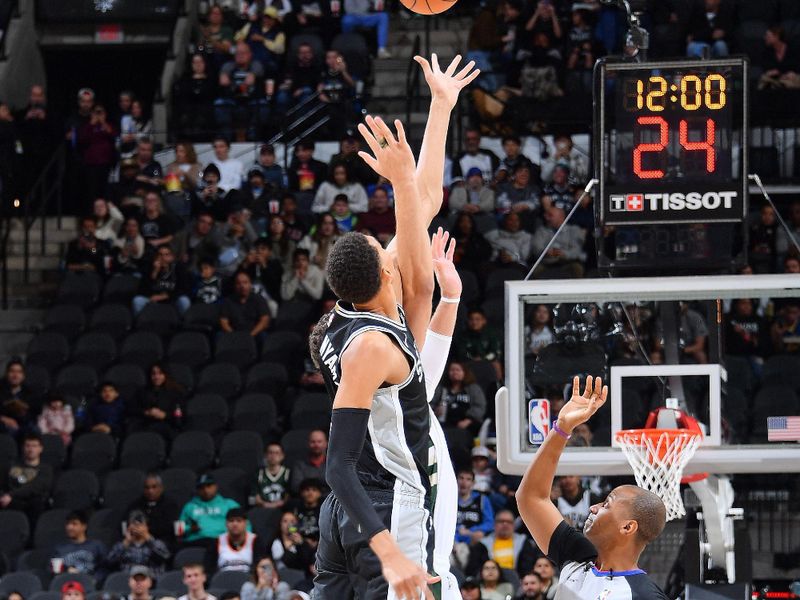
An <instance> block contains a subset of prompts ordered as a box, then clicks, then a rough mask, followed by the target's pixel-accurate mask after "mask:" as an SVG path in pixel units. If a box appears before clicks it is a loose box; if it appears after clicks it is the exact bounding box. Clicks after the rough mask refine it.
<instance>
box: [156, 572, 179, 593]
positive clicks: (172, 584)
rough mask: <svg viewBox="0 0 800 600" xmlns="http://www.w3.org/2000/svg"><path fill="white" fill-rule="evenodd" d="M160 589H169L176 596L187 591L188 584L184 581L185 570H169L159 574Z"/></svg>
mask: <svg viewBox="0 0 800 600" xmlns="http://www.w3.org/2000/svg"><path fill="white" fill-rule="evenodd" d="M156 583H157V584H158V587H159V589H163V590H169V591H170V592H173V593H174V594H175V595H176V596H180V595H182V594H185V593H186V585H185V584H184V583H183V571H167V572H166V573H162V574H161V575H159V576H158V579H157V580H156Z"/></svg>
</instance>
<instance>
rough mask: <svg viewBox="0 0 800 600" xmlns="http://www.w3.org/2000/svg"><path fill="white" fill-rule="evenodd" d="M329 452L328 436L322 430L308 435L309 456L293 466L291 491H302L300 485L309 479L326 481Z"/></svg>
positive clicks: (297, 461) (314, 430)
mask: <svg viewBox="0 0 800 600" xmlns="http://www.w3.org/2000/svg"><path fill="white" fill-rule="evenodd" d="M327 452H328V434H327V432H325V431H323V430H322V429H312V430H311V431H310V432H309V433H308V454H307V455H306V457H305V458H304V459H301V460H296V461H295V462H294V464H293V465H292V476H291V480H290V481H291V488H290V489H291V491H292V492H293V493H296V492H299V491H300V483H301V482H303V481H305V480H307V479H318V480H321V481H322V480H324V477H325V456H326V454H327Z"/></svg>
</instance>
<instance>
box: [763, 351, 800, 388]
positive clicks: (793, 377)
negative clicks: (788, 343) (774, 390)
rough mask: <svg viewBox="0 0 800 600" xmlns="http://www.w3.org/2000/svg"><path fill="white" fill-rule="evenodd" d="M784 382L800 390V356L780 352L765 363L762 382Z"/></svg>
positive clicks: (765, 383) (766, 383)
mask: <svg viewBox="0 0 800 600" xmlns="http://www.w3.org/2000/svg"><path fill="white" fill-rule="evenodd" d="M773 383H782V384H785V385H789V386H791V387H793V388H794V389H795V390H800V356H797V355H792V354H778V355H776V356H770V357H769V358H768V359H767V360H766V362H765V363H764V373H763V375H762V384H763V385H768V384H773Z"/></svg>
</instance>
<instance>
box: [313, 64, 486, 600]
mask: <svg viewBox="0 0 800 600" xmlns="http://www.w3.org/2000/svg"><path fill="white" fill-rule="evenodd" d="M426 65H427V63H425V64H423V68H424V67H425V66H426ZM456 65H457V63H456V62H455V61H454V63H453V64H452V65H451V67H450V68H448V70H447V71H446V72H445V73H444V74H442V73H441V71H439V69H438V65H436V64H435V61H434V70H433V71H431V69H430V67H429V66H428V68H427V69H426V79H427V78H428V75H429V74H431V75H433V76H434V77H440V76H441V77H440V80H443V79H445V78H447V79H450V80H451V81H452V82H453V83H452V84H451V86H452V87H454V88H456V91H455V94H454V95H455V97H457V95H458V90H459V89H460V88H461V87H464V86H465V85H466V84H467V83H469V81H471V80H472V79H473V78H474V76H476V75H477V72H473V73H472V74H470V71H471V69H472V65H468V66H467V67H465V69H463V70H462V71H461V72H460V73H459V74H458V75H455V76H453V73H454V71H455V68H456ZM429 83H430V81H429ZM431 87H432V89H433V86H431ZM436 97H437V96H436V90H434V94H433V98H434V100H433V101H432V107H431V115H432V116H434V115H436V114H438V115H439V116H441V117H446V119H445V122H444V123H441V122H436V123H433V124H432V123H430V122H429V127H428V128H427V129H426V138H428V132H429V131H430V130H431V129H432V127H431V126H433V129H434V131H435V132H436V133H437V134H440V135H436V136H433V137H437V138H438V137H441V150H440V151H439V152H438V155H439V156H440V157H441V160H436V159H435V158H431V155H433V157H435V156H436V155H437V152H431V151H430V146H431V145H432V144H426V143H425V142H426V141H429V140H425V141H424V142H423V150H422V152H421V154H420V160H421V161H422V160H424V158H423V157H427V159H428V160H427V161H426V162H428V163H429V165H428V168H427V169H424V168H423V169H420V172H418V173H416V174H415V173H414V166H415V165H414V161H413V155H412V154H411V150H410V148H409V147H408V144H407V143H406V141H405V135H404V131H403V128H402V125H401V124H400V123H399V122H396V126H397V138H396V139H395V137H394V135H393V134H392V132H391V131H390V130H389V128H388V127H387V126H386V124H385V123H383V121H382V120H380V119H372V118H368V119H367V125H368V127H369V129H367V128H366V127H364V126H361V128H360V129H361V130H362V134H364V137H365V139H366V140H367V143H368V145H369V146H370V149H371V150H372V152H373V153H374V158H373V157H371V156H369V155H364V158H365V160H367V162H368V163H369V164H371V166H373V168H374V169H375V170H376V171H377V172H378V173H380V174H382V175H384V176H385V177H387V178H388V179H389V180H390V181H392V183H393V185H394V187H395V196H396V207H397V223H398V225H397V244H396V250H397V253H396V267H397V268H395V257H394V256H392V255H391V254H389V253H387V252H386V251H384V250H383V249H382V248H381V247H380V245H379V244H378V243H377V242H376V241H375V240H374V239H373V238H367V237H365V236H363V235H360V234H347V235H345V236H343V237H342V238H341V239H340V240H339V241H338V242H337V243H336V245H335V246H334V248H333V250H332V251H331V254H330V256H329V259H328V266H327V274H328V280H329V283H330V285H331V288H332V289H333V290H334V292H335V293H336V294H337V295H338V296H339V297H340V299H341V301H340V302H339V304H338V305H337V308H336V310H335V311H334V314H333V316H332V317H331V319H330V321H329V323H328V328H327V331H326V333H325V338H324V340H323V341H322V344H321V348H320V359H321V362H322V365H323V366H322V374H323V377H324V378H325V380H326V384H327V386H328V388H329V390H331V392H332V393H335V398H334V409H333V413H332V418H331V439H330V444H329V448H328V463H327V464H328V467H327V469H328V471H327V479H328V482H329V484H330V485H331V487H332V490H333V493H332V494H331V495H330V496H329V498H328V499H327V500H326V502H325V504H324V506H323V512H322V515H321V518H320V525H321V539H320V546H319V549H318V553H317V571H318V574H317V577H316V578H315V589H314V597H315V598H319V599H323V598H331V599H333V598H335V599H337V600H338V599H341V598H350V597H352V596H353V593H354V592H355V595H356V596H357V597H359V598H386V597H389V598H392V597H399V598H419V597H420V596H421V595H422V594H423V593H424V594H425V595H426V596H427V597H429V598H432V595H431V592H430V590H429V589H428V587H427V586H428V584H429V583H437V582H438V578H436V577H429V576H428V573H429V572H431V571H432V566H433V565H432V549H433V536H431V535H430V533H431V532H430V515H431V510H432V508H433V496H434V494H435V490H434V488H435V478H436V475H435V471H436V467H437V465H436V456H437V450H436V448H435V447H434V444H433V442H432V440H431V435H430V414H431V413H430V409H429V407H428V402H427V393H426V387H425V381H424V374H423V369H422V365H421V361H420V357H419V353H418V351H417V347H416V345H415V338H416V339H418V340H424V337H425V333H426V329H427V326H428V316H429V315H430V306H431V305H430V295H431V293H432V279H433V278H432V272H433V271H432V269H433V264H432V261H431V255H430V249H429V246H428V242H427V233H426V230H427V225H428V223H429V221H430V218H432V216H433V214H435V212H437V211H438V207H439V205H440V204H441V174H442V168H443V164H444V137H445V136H446V131H447V121H448V120H449V109H448V110H447V111H438V113H437V111H435V110H434V108H435V107H434V103H435V100H436ZM454 103H455V102H454V101H453V102H452V104H454ZM452 104H451V106H450V108H452ZM445 112H446V115H445ZM434 145H435V144H434ZM426 146H427V148H426ZM426 150H428V152H426ZM437 165H438V166H437ZM437 171H438V174H437V175H436V176H435V178H433V177H432V178H430V179H429V180H426V178H425V175H426V172H427V173H428V174H430V173H431V172H437ZM437 179H438V181H439V183H438V190H435V188H436V180H437ZM418 190H425V192H424V194H420V192H419V191H418ZM434 190H435V191H434ZM436 194H438V196H439V200H438V201H437V200H436ZM421 195H425V196H426V199H427V204H426V205H423V204H421V200H420V196H421ZM426 206H427V207H428V209H429V210H428V211H425V210H424V209H425V207H426ZM426 213H427V214H426ZM428 215H430V216H428ZM420 236H422V237H424V242H422V241H421V239H420ZM426 255H427V256H426ZM398 271H399V273H401V274H402V294H403V299H404V301H406V302H408V304H409V306H413V307H414V308H415V313H416V314H418V315H419V317H420V318H415V319H414V320H413V321H412V318H411V315H410V314H409V317H408V318H406V316H405V314H404V312H403V309H402V308H400V307H399V305H398V304H397V300H398V297H397V294H396V293H395V291H394V285H395V283H396V278H395V274H396V273H397V272H398ZM459 293H460V281H459ZM425 307H427V308H425ZM425 311H427V314H426V312H425ZM422 316H425V317H426V318H425V321H424V323H423V321H422V319H421V317H422ZM390 532H391V533H390ZM381 575H383V577H382V576H381Z"/></svg>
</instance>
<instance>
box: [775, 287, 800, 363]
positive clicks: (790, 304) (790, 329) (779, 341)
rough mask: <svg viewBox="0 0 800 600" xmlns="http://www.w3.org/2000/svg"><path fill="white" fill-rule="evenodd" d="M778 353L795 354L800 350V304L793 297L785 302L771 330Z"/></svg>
mask: <svg viewBox="0 0 800 600" xmlns="http://www.w3.org/2000/svg"><path fill="white" fill-rule="evenodd" d="M770 334H771V336H772V349H773V351H774V352H775V353H776V354H795V353H797V352H798V350H800V341H798V340H800V304H799V303H798V301H797V300H795V299H791V300H788V301H787V302H785V303H783V306H782V308H781V309H780V310H779V311H778V314H777V315H776V318H775V322H774V323H773V324H772V328H771V331H770Z"/></svg>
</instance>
